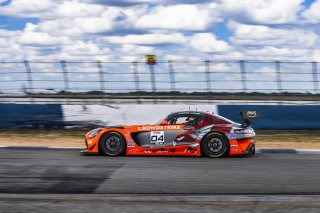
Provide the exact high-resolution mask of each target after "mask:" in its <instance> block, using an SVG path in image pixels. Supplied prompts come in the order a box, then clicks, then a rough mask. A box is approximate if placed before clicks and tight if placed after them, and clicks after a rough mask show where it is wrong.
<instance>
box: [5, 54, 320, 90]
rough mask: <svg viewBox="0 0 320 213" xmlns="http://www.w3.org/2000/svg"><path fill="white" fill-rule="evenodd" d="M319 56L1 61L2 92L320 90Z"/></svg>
mask: <svg viewBox="0 0 320 213" xmlns="http://www.w3.org/2000/svg"><path fill="white" fill-rule="evenodd" d="M318 75H319V74H318V62H283V61H274V62H267V61H210V60H205V61H162V62H158V63H157V64H156V65H147V64H145V62H102V61H91V62H90V61H89V62H84V61H79V62H75V61H58V62H43V61H42V62H36V61H23V62H0V95H8V94H15V95H18V94H55V93H59V92H65V93H82V92H92V91H99V92H102V93H108V94H109V93H130V92H151V93H160V92H174V91H178V92H182V93H184V92H185V93H193V92H204V93H206V92H207V93H212V92H213V93H220V92H230V93H237V92H242V93H250V92H258V93H273V92H276V93H282V92H289V93H291V92H292V93H311V94H318V93H319V80H318V79H319V78H318Z"/></svg>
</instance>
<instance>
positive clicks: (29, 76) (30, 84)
mask: <svg viewBox="0 0 320 213" xmlns="http://www.w3.org/2000/svg"><path fill="white" fill-rule="evenodd" d="M24 66H25V67H26V73H27V82H28V92H31V93H32V92H33V80H32V72H31V67H30V64H29V61H27V60H25V61H24Z"/></svg>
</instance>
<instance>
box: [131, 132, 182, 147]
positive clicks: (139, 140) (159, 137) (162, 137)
mask: <svg viewBox="0 0 320 213" xmlns="http://www.w3.org/2000/svg"><path fill="white" fill-rule="evenodd" d="M182 131H183V129H180V130H155V131H147V132H134V133H131V137H132V139H133V140H134V142H135V143H136V144H138V145H139V146H141V147H157V146H173V145H174V144H173V142H174V139H175V138H176V137H177V135H179V133H181V132H182Z"/></svg>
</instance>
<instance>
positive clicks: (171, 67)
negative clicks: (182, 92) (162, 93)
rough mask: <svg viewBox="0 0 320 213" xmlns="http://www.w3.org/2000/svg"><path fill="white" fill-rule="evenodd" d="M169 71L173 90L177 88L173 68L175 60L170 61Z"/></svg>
mask: <svg viewBox="0 0 320 213" xmlns="http://www.w3.org/2000/svg"><path fill="white" fill-rule="evenodd" d="M168 66H169V72H170V83H171V92H172V91H175V90H176V85H175V84H176V82H175V76H174V69H173V61H171V60H169V61H168Z"/></svg>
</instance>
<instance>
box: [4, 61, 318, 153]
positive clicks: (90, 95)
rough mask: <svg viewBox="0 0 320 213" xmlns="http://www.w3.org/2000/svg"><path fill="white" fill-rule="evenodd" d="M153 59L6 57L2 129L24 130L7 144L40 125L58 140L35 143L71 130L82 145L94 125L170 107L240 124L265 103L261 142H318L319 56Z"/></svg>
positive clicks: (141, 119)
mask: <svg viewBox="0 0 320 213" xmlns="http://www.w3.org/2000/svg"><path fill="white" fill-rule="evenodd" d="M151 58H152V61H148V58H146V61H140V62H102V61H91V62H84V61H83V62H75V61H72V62H71V61H70V62H67V61H56V62H43V61H42V62H30V61H23V62H14V63H13V62H2V63H0V68H1V73H0V75H1V78H0V79H1V80H0V81H1V84H0V98H1V104H0V113H1V121H0V128H1V129H2V134H3V135H6V132H7V131H10V130H17V129H20V132H19V133H18V134H17V137H18V138H17V139H16V140H10V141H11V142H9V141H8V140H6V139H1V140H4V141H6V142H2V145H26V144H24V143H23V142H19V141H21V140H19V137H21V134H22V133H21V131H22V132H23V133H24V134H27V133H28V132H30V135H29V137H30V136H31V135H34V134H36V133H35V130H36V132H39V130H41V131H40V132H41V135H42V136H44V135H46V134H49V135H51V139H52V138H54V139H55V140H57V142H56V143H52V140H50V141H51V142H50V143H49V142H46V140H41V141H39V142H38V143H37V142H33V143H32V145H47V143H49V145H50V146H59V145H61V144H62V141H65V140H69V141H70V138H69V139H65V138H64V137H73V141H74V142H70V143H71V144H70V146H82V141H81V140H82V137H83V135H84V133H85V132H86V131H88V130H90V129H93V128H97V127H101V126H107V125H123V124H126V125H130V124H147V123H148V124H151V123H154V122H155V121H157V120H158V119H160V118H161V117H164V116H165V115H167V114H169V113H171V112H174V111H179V110H189V109H190V110H200V111H208V112H213V113H218V114H220V115H222V116H225V117H227V118H229V119H231V120H234V121H236V122H239V123H241V117H240V115H239V112H240V111H242V110H259V111H261V113H262V116H261V118H259V119H256V120H255V121H254V123H253V127H254V128H255V129H257V130H258V133H260V134H258V139H259V140H260V141H262V143H261V146H262V147H277V148H278V147H280V148H281V147H285V148H297V147H298V148H318V146H319V143H316V142H315V141H319V137H320V135H319V133H318V131H317V130H318V129H319V127H320V121H319V119H318V118H319V117H320V107H319V105H318V102H319V80H318V79H319V76H318V63H317V62H292V61H291V62H285V61H274V62H268V61H208V60H206V61H195V62H192V61H157V60H156V56H154V55H152V56H151ZM63 130H68V131H69V130H73V132H72V131H71V132H68V131H63ZM16 132H17V131H16ZM10 135H11V136H10V137H12V133H11V134H10ZM19 135H20V136H19ZM36 135H37V134H36ZM4 137H5V138H6V137H8V136H4ZM23 137H26V136H23ZM306 137H308V138H309V140H308V141H305V138H306ZM59 139H60V141H61V142H59ZM259 140H258V141H259ZM14 141H16V142H14ZM80 141H81V142H80ZM283 141H287V142H288V143H289V142H290V143H289V144H286V143H285V142H283ZM258 146H259V145H258Z"/></svg>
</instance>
